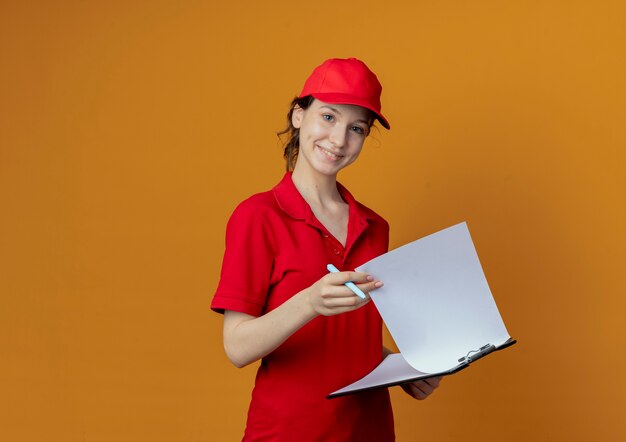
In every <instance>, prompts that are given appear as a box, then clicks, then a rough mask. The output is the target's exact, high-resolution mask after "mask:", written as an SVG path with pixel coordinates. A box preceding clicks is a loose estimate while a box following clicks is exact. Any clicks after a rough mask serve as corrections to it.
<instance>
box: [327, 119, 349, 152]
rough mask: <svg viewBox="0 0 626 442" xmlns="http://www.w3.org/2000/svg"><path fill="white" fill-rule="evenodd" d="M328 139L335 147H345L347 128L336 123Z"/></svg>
mask: <svg viewBox="0 0 626 442" xmlns="http://www.w3.org/2000/svg"><path fill="white" fill-rule="evenodd" d="M328 139H329V140H330V142H331V143H332V144H333V146H335V147H343V145H344V144H345V143H346V128H345V127H343V126H342V125H341V124H336V125H335V126H334V127H333V129H332V130H331V132H330V135H329V136H328Z"/></svg>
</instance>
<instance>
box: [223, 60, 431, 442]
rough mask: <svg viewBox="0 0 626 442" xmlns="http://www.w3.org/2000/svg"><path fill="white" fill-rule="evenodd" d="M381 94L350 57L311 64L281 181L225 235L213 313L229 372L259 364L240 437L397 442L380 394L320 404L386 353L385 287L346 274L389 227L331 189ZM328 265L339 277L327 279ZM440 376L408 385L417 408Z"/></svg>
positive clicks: (377, 249) (381, 246)
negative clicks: (220, 325) (374, 296)
mask: <svg viewBox="0 0 626 442" xmlns="http://www.w3.org/2000/svg"><path fill="white" fill-rule="evenodd" d="M381 91H382V87H381V85H380V83H379V81H378V79H377V77H376V75H375V74H374V73H373V72H372V71H370V70H369V68H368V67H367V66H366V65H365V64H364V63H363V62H362V61H359V60H357V59H354V58H349V59H331V60H327V61H325V62H324V63H323V64H322V65H320V66H318V67H317V68H316V69H315V70H314V71H313V73H312V74H311V76H310V77H309V78H308V79H307V81H306V82H305V85H304V88H303V90H302V92H301V93H300V95H299V96H298V97H297V98H296V99H294V101H293V102H292V105H291V109H290V111H289V114H288V125H289V127H288V129H287V130H286V131H285V133H286V134H288V135H289V136H290V139H289V140H288V141H287V144H286V147H285V158H286V161H287V173H286V174H285V176H284V177H283V179H282V180H281V181H280V182H279V183H278V184H277V185H276V186H275V187H274V188H273V189H271V190H270V191H267V192H264V193H260V194H256V195H254V196H252V197H250V198H248V199H247V200H245V201H244V202H242V203H241V204H240V205H239V206H238V207H237V208H236V209H235V211H234V213H233V214H232V216H231V218H230V220H229V222H228V227H227V230H226V251H225V254H224V260H223V264H222V273H221V278H220V282H219V285H218V288H217V291H216V293H215V297H214V299H213V303H212V305H211V307H212V308H213V309H214V310H215V311H217V312H222V313H224V348H225V350H226V354H227V355H228V357H229V358H230V360H231V361H232V362H233V364H235V365H236V366H237V367H243V366H245V365H247V364H250V363H252V362H254V361H257V360H259V359H260V360H261V365H260V367H259V370H258V373H257V377H256V384H255V388H254V391H253V392H252V401H251V404H250V409H249V411H248V421H247V426H246V432H245V435H244V440H246V441H248V440H249V441H256V440H264V441H287V442H294V441H298V442H302V441H376V442H385V441H392V440H394V427H393V415H392V411H391V405H390V401H389V393H388V391H387V389H377V390H372V391H368V392H362V393H357V394H353V395H349V396H343V397H339V398H336V399H326V396H327V395H328V394H329V393H331V392H332V391H334V390H336V389H339V388H341V387H344V386H345V385H347V384H349V383H351V382H354V381H355V380H357V379H359V378H361V377H362V376H364V375H365V374H367V373H369V372H370V371H371V370H372V369H373V368H374V367H376V366H377V365H378V364H379V363H380V362H381V360H382V359H383V358H384V356H385V355H386V354H387V353H388V350H387V349H385V348H384V347H383V344H382V321H381V318H380V316H379V314H378V312H377V311H376V308H375V307H374V305H373V304H371V303H370V302H369V298H368V299H366V300H362V299H361V298H359V297H357V296H356V295H355V294H354V293H353V292H352V291H351V290H350V289H349V288H348V287H346V286H345V285H344V283H345V282H347V281H353V282H354V283H355V284H357V286H358V287H359V288H360V289H361V290H363V291H364V292H366V293H367V292H371V291H373V290H376V289H377V288H379V287H381V286H382V284H383V283H382V281H377V280H375V279H374V278H373V277H372V276H370V275H367V274H364V273H359V272H354V271H350V270H351V269H354V268H356V267H358V266H359V265H361V264H363V263H364V262H366V261H368V260H370V259H372V258H374V257H376V256H378V255H381V254H383V253H385V252H386V251H387V248H388V241H389V226H388V224H387V222H386V221H385V220H384V219H383V218H381V217H380V216H379V215H377V214H376V213H375V212H373V211H372V210H370V209H368V208H367V207H365V206H364V205H362V204H360V203H359V202H357V201H356V200H355V199H354V197H353V196H352V195H351V194H350V193H349V192H348V191H347V190H346V188H345V187H343V186H342V185H341V184H339V183H338V182H337V174H338V173H339V171H340V170H342V169H343V168H345V167H347V166H348V165H350V164H352V163H353V162H354V161H355V160H356V159H357V158H358V156H359V154H360V153H361V149H362V148H363V143H364V141H365V139H366V137H367V136H368V134H369V132H370V129H371V126H372V124H373V123H374V121H375V120H378V121H379V122H380V124H382V126H383V127H385V128H387V129H389V127H390V126H389V123H388V122H387V120H386V119H385V117H384V116H383V115H382V113H381V105H380V94H381ZM327 264H333V265H335V266H336V267H337V268H339V269H340V270H346V271H342V272H339V273H327V270H326V266H327ZM438 384H439V379H434V380H428V381H420V382H415V383H411V384H406V385H404V386H403V387H404V389H405V391H407V393H409V394H410V395H412V396H413V397H415V398H417V399H424V398H425V397H427V396H428V395H429V394H430V393H432V391H433V390H434V389H435V388H436V387H437V386H438Z"/></svg>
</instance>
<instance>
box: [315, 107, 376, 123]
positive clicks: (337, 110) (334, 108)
mask: <svg viewBox="0 0 626 442" xmlns="http://www.w3.org/2000/svg"><path fill="white" fill-rule="evenodd" d="M323 108H326V109H329V110H331V111H333V112H336V113H338V114H339V115H341V111H340V110H339V109H337V108H336V107H332V106H329V105H328V104H325V105H324V106H320V109H323ZM355 122H361V123H364V124H368V123H369V121H367V120H363V119H361V118H359V119H358V120H355Z"/></svg>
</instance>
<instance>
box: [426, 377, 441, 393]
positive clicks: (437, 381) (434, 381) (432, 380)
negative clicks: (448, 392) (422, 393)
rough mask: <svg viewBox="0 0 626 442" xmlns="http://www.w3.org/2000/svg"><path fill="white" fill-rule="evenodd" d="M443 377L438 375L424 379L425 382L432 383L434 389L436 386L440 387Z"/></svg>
mask: <svg viewBox="0 0 626 442" xmlns="http://www.w3.org/2000/svg"><path fill="white" fill-rule="evenodd" d="M441 379H442V378H441V376H437V377H434V378H428V379H424V382H426V383H427V384H428V385H430V386H431V388H432V389H433V390H434V389H435V388H437V387H439V384H440V383H441Z"/></svg>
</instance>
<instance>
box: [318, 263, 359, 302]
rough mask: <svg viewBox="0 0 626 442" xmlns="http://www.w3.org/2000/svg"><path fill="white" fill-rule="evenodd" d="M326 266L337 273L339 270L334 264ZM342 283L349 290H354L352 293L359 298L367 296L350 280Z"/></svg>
mask: <svg viewBox="0 0 626 442" xmlns="http://www.w3.org/2000/svg"><path fill="white" fill-rule="evenodd" d="M326 268H327V269H328V271H329V272H331V273H338V272H339V269H338V268H337V267H335V266H334V265H332V264H328V265H327V266H326ZM344 285H345V286H346V287H348V288H349V289H350V290H352V291H353V292H354V294H355V295H357V296H358V297H359V298H361V299H366V298H367V295H366V294H365V293H363V290H361V289H360V288H358V287H357V286H356V284H354V283H353V282H352V281H348V282H346V283H344Z"/></svg>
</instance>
